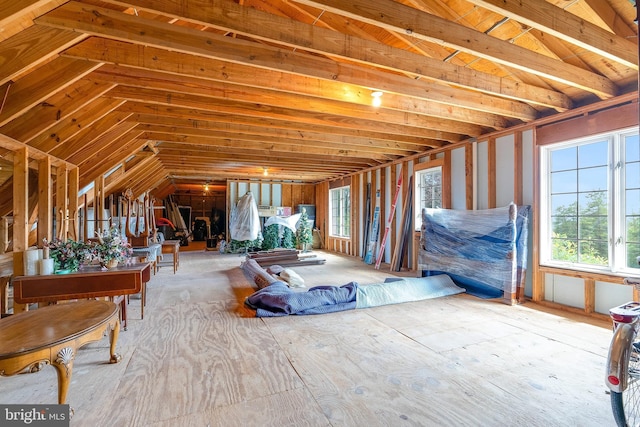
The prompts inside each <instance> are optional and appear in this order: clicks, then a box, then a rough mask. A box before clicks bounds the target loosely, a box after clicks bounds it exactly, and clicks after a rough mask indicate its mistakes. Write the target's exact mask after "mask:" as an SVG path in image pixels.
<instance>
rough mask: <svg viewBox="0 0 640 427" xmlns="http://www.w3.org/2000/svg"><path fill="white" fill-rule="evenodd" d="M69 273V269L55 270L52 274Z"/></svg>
mask: <svg viewBox="0 0 640 427" xmlns="http://www.w3.org/2000/svg"><path fill="white" fill-rule="evenodd" d="M69 273H71V269H70V268H61V269H59V270H56V271H55V272H54V274H69Z"/></svg>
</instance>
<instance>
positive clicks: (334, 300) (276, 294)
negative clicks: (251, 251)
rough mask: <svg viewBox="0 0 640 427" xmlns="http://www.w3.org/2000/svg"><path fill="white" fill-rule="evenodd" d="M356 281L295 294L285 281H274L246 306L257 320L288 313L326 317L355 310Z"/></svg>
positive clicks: (255, 294)
mask: <svg viewBox="0 0 640 427" xmlns="http://www.w3.org/2000/svg"><path fill="white" fill-rule="evenodd" d="M357 288H358V285H357V284H356V283H355V282H351V283H347V284H346V285H343V286H340V287H337V286H316V287H314V288H311V289H309V290H308V291H307V292H294V291H292V290H291V289H289V287H288V286H287V284H286V283H284V282H274V283H272V284H270V285H269V286H266V287H264V288H262V289H260V290H259V291H257V292H255V293H253V294H252V295H250V296H249V297H248V298H247V299H246V300H245V304H246V305H247V306H248V307H250V308H252V309H254V310H256V316H257V317H277V316H287V315H289V314H323V313H333V312H336V311H343V310H352V309H354V308H356V290H357Z"/></svg>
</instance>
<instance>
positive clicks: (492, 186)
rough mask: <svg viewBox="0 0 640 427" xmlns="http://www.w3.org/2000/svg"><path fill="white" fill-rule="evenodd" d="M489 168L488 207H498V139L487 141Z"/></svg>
mask: <svg viewBox="0 0 640 427" xmlns="http://www.w3.org/2000/svg"><path fill="white" fill-rule="evenodd" d="M487 151H488V153H487V157H488V158H487V170H488V174H489V177H488V187H489V188H488V192H489V194H488V206H487V207H488V208H489V209H493V208H495V207H496V139H495V138H489V141H487Z"/></svg>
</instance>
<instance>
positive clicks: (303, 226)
mask: <svg viewBox="0 0 640 427" xmlns="http://www.w3.org/2000/svg"><path fill="white" fill-rule="evenodd" d="M296 238H297V239H298V244H300V245H301V249H302V251H303V252H307V251H308V250H309V249H308V245H309V244H310V243H311V242H313V234H312V232H311V225H310V223H309V215H307V210H306V209H305V208H302V215H300V221H299V222H298V228H297V229H296Z"/></svg>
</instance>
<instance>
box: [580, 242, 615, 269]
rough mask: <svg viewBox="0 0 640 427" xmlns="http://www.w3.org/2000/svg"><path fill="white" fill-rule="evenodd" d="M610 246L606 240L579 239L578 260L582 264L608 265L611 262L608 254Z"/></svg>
mask: <svg viewBox="0 0 640 427" xmlns="http://www.w3.org/2000/svg"><path fill="white" fill-rule="evenodd" d="M608 248H609V244H608V243H607V242H606V241H605V242H600V241H593V240H579V241H578V262H579V263H582V264H591V265H602V266H606V265H608V264H609V257H608V255H607V250H608ZM603 254H604V255H603Z"/></svg>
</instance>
